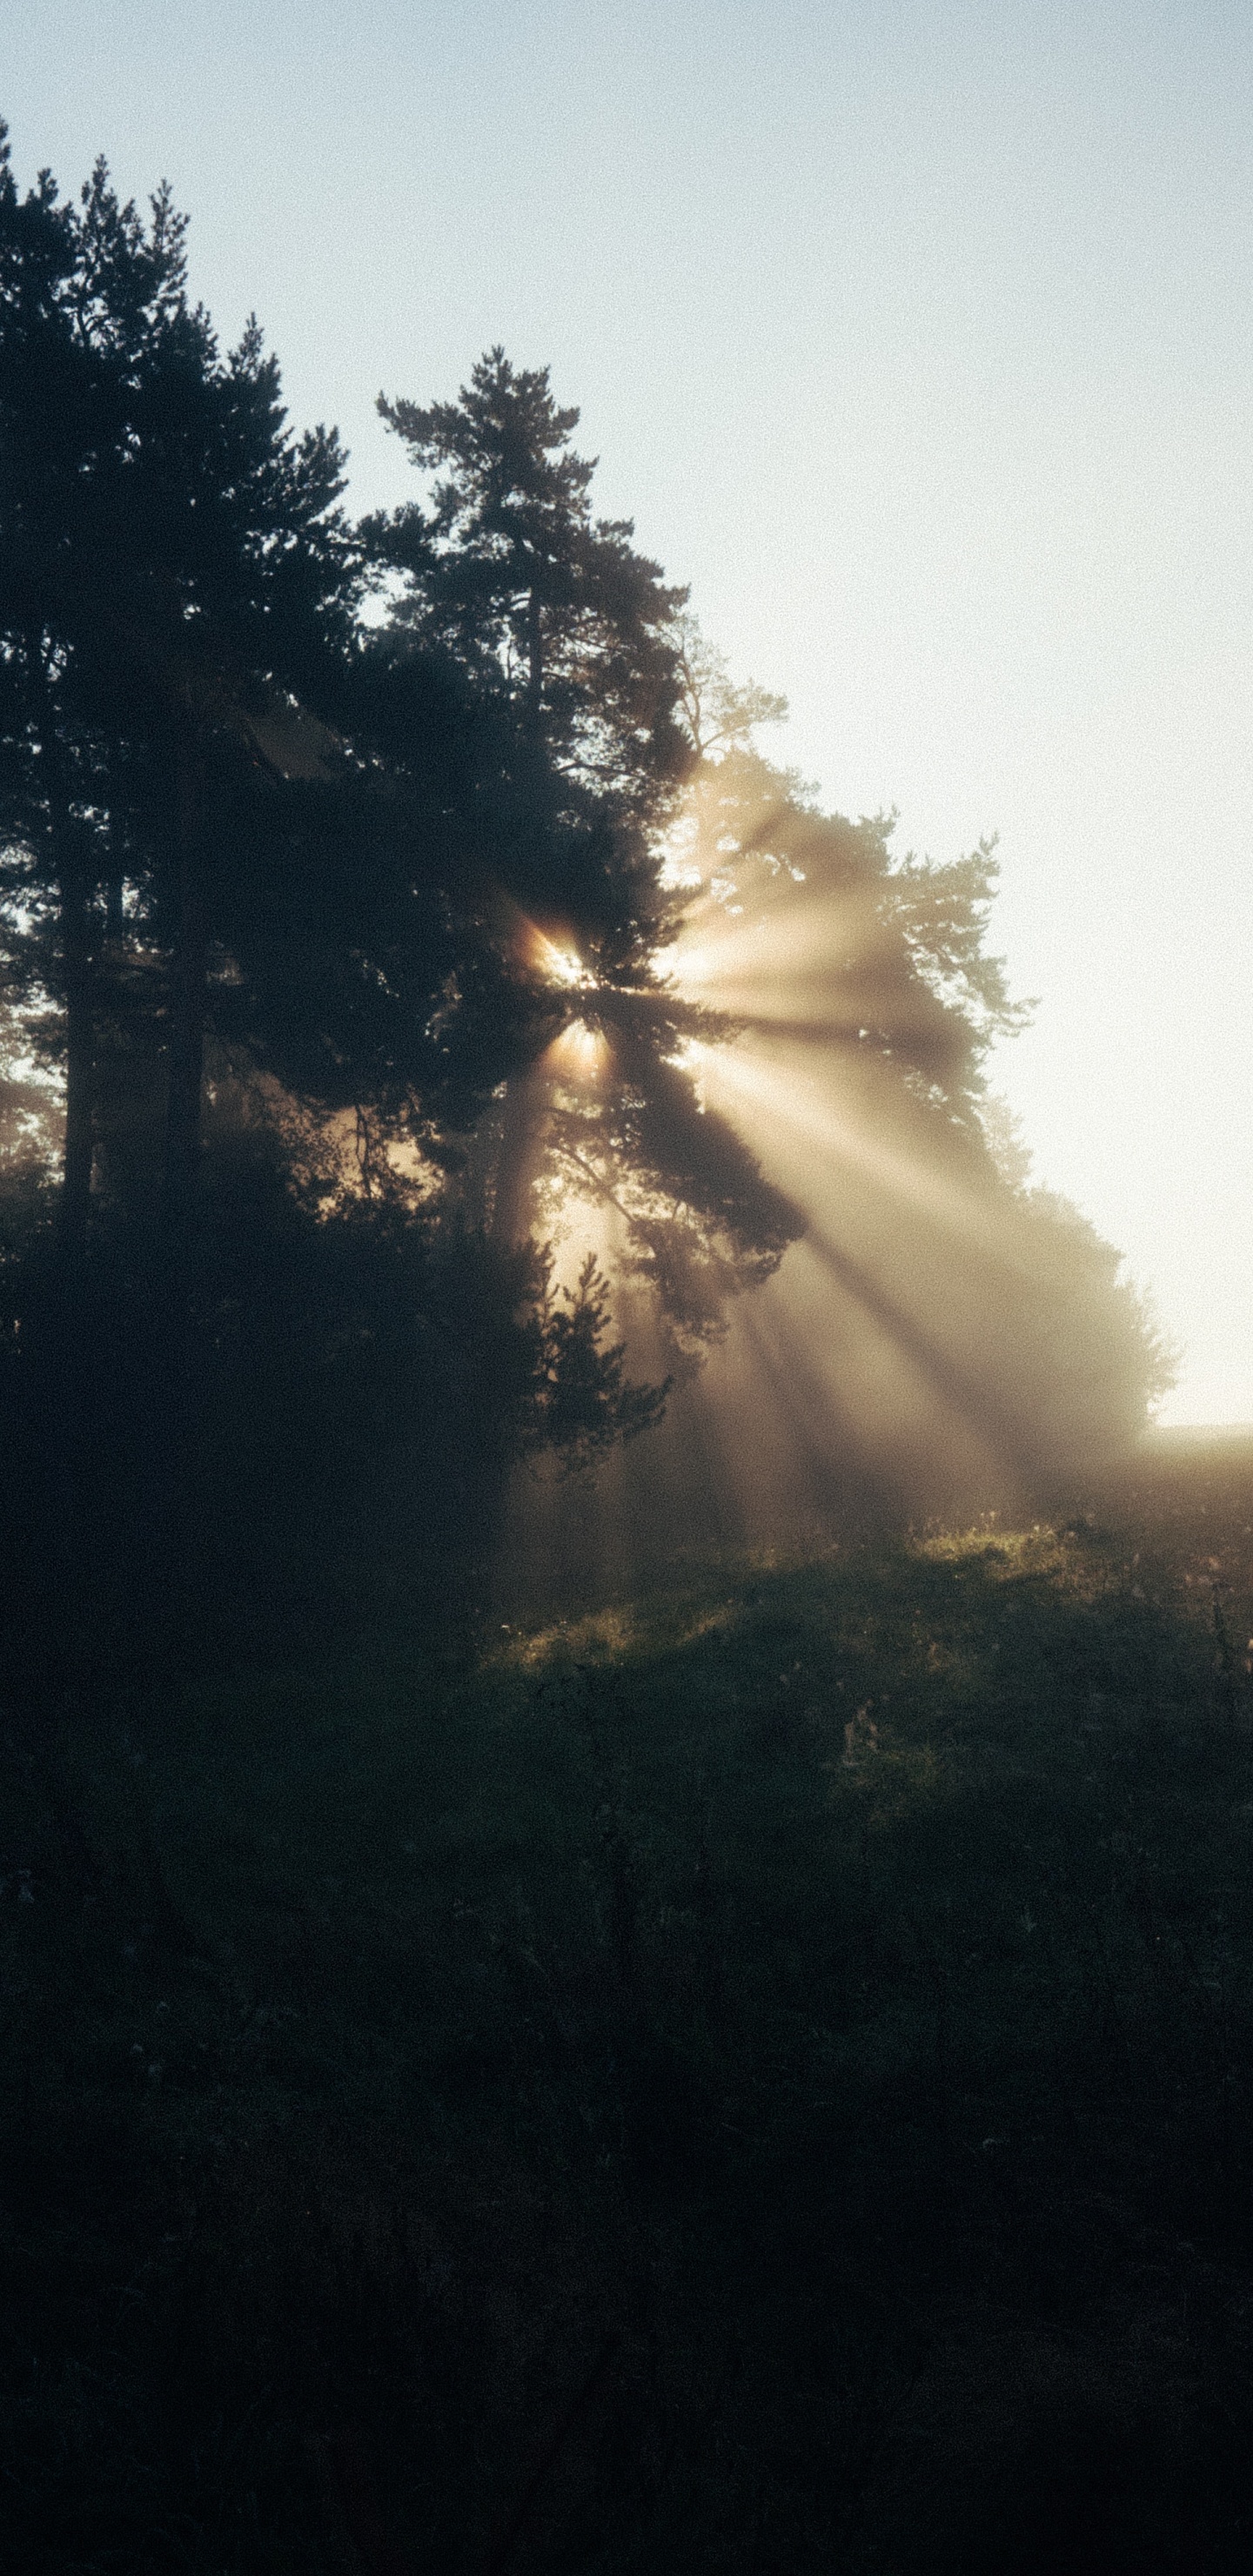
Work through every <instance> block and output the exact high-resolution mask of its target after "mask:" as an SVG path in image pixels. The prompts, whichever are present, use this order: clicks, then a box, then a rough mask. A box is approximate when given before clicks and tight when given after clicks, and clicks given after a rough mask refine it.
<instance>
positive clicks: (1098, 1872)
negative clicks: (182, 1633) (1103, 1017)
mask: <svg viewBox="0 0 1253 2576" xmlns="http://www.w3.org/2000/svg"><path fill="white" fill-rule="evenodd" d="M1250 1524H1253V1458H1251V1457H1250V1454H1249V1451H1248V1448H1247V1446H1246V1447H1238V1446H1229V1447H1228V1448H1226V1449H1225V1450H1214V1451H1211V1452H1210V1453H1208V1454H1202V1453H1198V1454H1197V1455H1196V1456H1195V1457H1194V1458H1192V1459H1190V1460H1189V1459H1188V1458H1186V1457H1182V1456H1179V1455H1168V1454H1167V1453H1166V1452H1165V1450H1162V1451H1161V1452H1159V1453H1158V1455H1157V1457H1156V1459H1155V1460H1151V1461H1150V1462H1149V1464H1147V1465H1146V1466H1145V1467H1144V1468H1143V1469H1142V1470H1141V1471H1140V1472H1139V1474H1138V1476H1137V1477H1129V1478H1126V1479H1124V1481H1123V1483H1122V1485H1121V1487H1120V1489H1119V1490H1118V1491H1117V1492H1110V1493H1107V1494H1106V1495H1105V1496H1104V1497H1101V1498H1098V1499H1097V1500H1096V1501H1093V1500H1092V1498H1091V1497H1089V1499H1088V1502H1087V1504H1086V1507H1085V1509H1084V1511H1083V1513H1082V1514H1081V1515H1080V1514H1076V1515H1075V1517H1074V1518H1073V1519H1072V1520H1071V1521H1070V1522H1069V1524H1068V1523H1067V1520H1066V1516H1065V1515H1064V1514H1060V1513H1059V1514H1058V1516H1057V1518H1056V1521H1055V1524H1054V1525H1053V1526H1041V1527H1039V1528H1036V1529H1032V1530H1028V1531H1026V1532H1022V1533H1014V1534H1012V1535H1011V1534H1001V1533H1000V1532H999V1531H998V1530H997V1528H996V1527H995V1526H991V1525H989V1526H988V1527H986V1528H984V1529H981V1530H979V1531H977V1532H975V1533H973V1534H967V1535H965V1536H963V1537H960V1538H952V1537H944V1536H932V1537H925V1538H919V1539H916V1540H914V1541H912V1542H911V1543H909V1544H903V1545H901V1546H900V1547H899V1548H897V1549H895V1550H887V1551H882V1550H874V1551H871V1550H859V1549H858V1548H857V1547H856V1546H855V1545H851V1544H850V1545H846V1546H844V1547H843V1548H841V1549H839V1550H836V1551H834V1552H832V1553H831V1554H830V1555H828V1556H827V1557H825V1558H824V1559H822V1560H821V1561H817V1562H810V1563H806V1564H793V1565H775V1566H767V1565H760V1564H759V1565H757V1566H745V1565H741V1566H739V1567H737V1568H731V1567H728V1566H722V1567H713V1568H706V1569H705V1570H704V1571H703V1572H702V1571H699V1570H698V1571H695V1572H693V1573H692V1574H691V1575H690V1576H689V1577H688V1578H686V1579H684V1580H683V1581H682V1582H676V1584H675V1586H674V1587H673V1589H672V1590H671V1591H670V1592H669V1593H666V1594H661V1593H658V1594H655V1595H654V1596H653V1597H651V1598H648V1599H644V1600H638V1601H631V1602H625V1603H622V1604H618V1605H616V1606H611V1607H608V1608H603V1607H602V1608H601V1609H600V1610H598V1611H592V1612H590V1613H589V1614H588V1615H586V1616H583V1617H581V1618H580V1619H579V1620H578V1621H577V1622H574V1621H570V1622H568V1623H566V1624H564V1625H562V1624H558V1625H555V1626H551V1625H550V1626H548V1627H546V1628H544V1629H542V1630H528V1631H526V1632H523V1631H521V1630H518V1631H516V1632H510V1631H505V1630H503V1629H501V1628H500V1627H499V1625H498V1624H497V1622H496V1621H495V1619H493V1620H492V1621H491V1622H488V1621H487V1620H486V1619H484V1621H483V1622H482V1623H481V1625H480V1628H479V1631H478V1633H477V1634H471V1633H469V1632H468V1631H467V1630H466V1629H465V1628H463V1629H462V1630H461V1632H460V1633H456V1632H455V1631H454V1630H453V1629H451V1628H450V1629H449V1630H448V1631H447V1632H446V1634H445V1636H444V1638H443V1640H442V1641H441V1642H439V1643H434V1642H432V1632H431V1631H430V1630H429V1629H428V1631H427V1634H426V1642H425V1644H422V1643H418V1642H414V1641H413V1640H412V1639H411V1638H410V1637H409V1636H407V1635H406V1634H404V1633H402V1632H400V1631H397V1632H396V1633H394V1634H392V1635H389V1636H382V1637H380V1638H379V1639H378V1641H377V1642H376V1644H375V1645H374V1646H373V1647H372V1648H371V1649H370V1650H369V1651H366V1650H364V1649H362V1650H359V1651H357V1652H356V1653H355V1654H354V1656H353V1658H352V1660H351V1661H341V1662H335V1661H333V1660H328V1659H325V1658H323V1659H321V1660H316V1659H311V1660H310V1661H309V1662H307V1663H306V1664H303V1665H299V1664H292V1665H290V1666H288V1667H286V1668H284V1669H281V1670H271V1671H254V1672H253V1673H251V1674H245V1675H242V1676H241V1675H240V1674H239V1673H235V1674H234V1675H231V1676H229V1677H223V1678H221V1679H218V1680H207V1679H202V1680H200V1681H197V1682H195V1683H192V1684H183V1685H180V1686H178V1687H177V1688H175V1687H174V1686H172V1685H171V1686H170V1687H169V1688H168V1689H166V1690H164V1691H160V1690H156V1689H154V1691H153V1692H151V1693H150V1694H149V1695H147V1696H143V1695H139V1694H135V1695H132V1696H130V1697H129V1698H128V1697H127V1696H126V1695H125V1694H124V1693H121V1692H119V1691H117V1690H116V1689H115V1690H113V1691H112V1692H111V1693H109V1694H107V1695H106V1696H105V1697H104V1698H98V1699H96V1700H95V1701H94V1702H89V1701H88V1700H86V1699H84V1698H83V1697H81V1696H80V1697H78V1698H75V1697H73V1696H67V1697H66V1698H65V1700H64V1703H63V1705H62V1706H61V1707H60V1709H59V1712H58V1714H57V1717H56V1722H55V1724H54V1726H53V1727H52V1730H51V1732H49V1730H48V1727H47V1725H46V1724H44V1725H41V1726H40V1727H38V1728H35V1727H33V1726H30V1725H26V1726H23V1723H22V1722H21V1719H20V1714H19V1713H18V1712H16V1711H13V1712H11V1713H10V1716H9V1719H8V1721H7V1722H6V1726H5V1729H4V1732H3V1734H2V1735H0V1753H2V1759H3V1779H4V1827H3V1835H4V1852H3V1865H2V1881H3V1885H2V1894H0V1921H2V1925H3V1993H4V2008H5V2016H6V2027H5V2049H4V2061H3V2066H4V2088H5V2101H4V2113H3V2201H2V2204H0V2206H2V2210H3V2235H4V2270H5V2277H6V2304H5V2323H4V2337H3V2344H2V2346H0V2375H2V2394H3V2424H4V2429H3V2456H2V2459H0V2479H2V2485H0V2494H2V2497H3V2504H2V2507H0V2510H2V2511H3V2516H4V2522H5V2526H6V2538H5V2550H4V2557H5V2564H6V2565H8V2566H12V2567H15V2568H16V2567H19V2566H20V2567H22V2568H24V2569H30V2570H31V2571H32V2576H33V2571H35V2570H40V2571H44V2570H46V2571H48V2576H52V2571H54V2570H55V2571H57V2576H70V2571H74V2576H104V2571H106V2570H108V2571H113V2570H123V2569H125V2570H126V2571H128V2576H130V2571H135V2576H139V2571H150V2570H151V2571H154V2576H155V2571H158V2570H159V2571H162V2576H164V2571H167V2570H168V2571H175V2570H178V2571H184V2570H188V2571H190V2570H196V2571H205V2576H209V2571H213V2576H219V2572H220V2571H230V2576H236V2571H239V2576H243V2571H262V2570H265V2571H271V2570H273V2571H278V2570H291V2571H297V2570H299V2571H300V2576H318V2571H327V2576H330V2571H335V2576H341V2571H343V2576H349V2571H358V2576H359V2572H360V2571H362V2570H364V2571H366V2576H392V2571H399V2570H406V2571H413V2576H418V2571H427V2570H435V2569H439V2570H441V2571H443V2570H446V2571H449V2576H454V2571H458V2576H459V2571H463V2570H464V2571H466V2576H487V2571H488V2570H497V2569H499V2570H509V2571H511V2576H512V2571H516V2576H531V2571H534V2576H538V2571H539V2570H541V2569H542V2570H544V2571H545V2576H556V2571H567V2570H568V2571H571V2576H573V2571H575V2570H579V2571H584V2570H586V2571H592V2570H601V2571H604V2576H610V2571H614V2576H618V2571H622V2576H625V2571H628V2570H631V2571H635V2570H639V2571H644V2570H649V2571H662V2570H664V2571H670V2570H674V2571H678V2570H683V2571H688V2570H693V2571H695V2570H701V2569H710V2570H712V2569H715V2568H717V2569H719V2570H728V2571H740V2570H744V2571H748V2570H753V2571H763V2576H766V2571H769V2576H776V2572H778V2576H781V2572H782V2571H788V2576H794V2572H795V2576H800V2571H804V2570H808V2569H815V2570H817V2569H824V2570H826V2569H847V2570H850V2571H860V2570H867V2571H870V2570H874V2571H883V2576H914V2571H918V2576H923V2571H926V2576H939V2571H948V2570H952V2571H953V2576H957V2571H958V2570H960V2571H961V2576H983V2572H984V2571H986V2576H992V2571H993V2570H995V2571H998V2576H999V2571H1003V2570H1010V2569H1013V2570H1014V2571H1020V2572H1022V2576H1025V2571H1030V2570H1045V2569H1047V2570H1049V2571H1062V2570H1066V2571H1069V2570H1075V2571H1078V2570H1079V2569H1081V2568H1082V2569H1089V2568H1091V2567H1093V2566H1100V2567H1101V2568H1103V2569H1105V2570H1106V2571H1122V2570H1125V2571H1127V2576H1131V2571H1133V2570H1134V2571H1135V2576H1145V2571H1153V2570H1167V2569H1170V2570H1175V2569H1178V2570H1184V2569H1187V2570H1190V2571H1192V2570H1202V2569H1204V2570H1208V2571H1220V2570H1227V2569H1231V2570H1235V2569H1237V2568H1244V2567H1246V2566H1247V2565H1248V2563H1249V2555H1250V2544H1251V2539H1253V2465H1251V2464H1253V2232H1251V2227H1250V2219H1251V2216H1253V2211H1251V2207H1250V2179H1251V2175H1253V1882H1251V1880H1250V1873H1249V1866H1248V1845H1249V1838H1250V1835H1251V1834H1253V1697H1251V1686H1250V1681H1249V1677H1248V1664H1247V1661H1246V1637H1247V1635H1248V1633H1249V1622H1250V1606H1251V1605H1250V1582H1251V1559H1253V1529H1251V1527H1250Z"/></svg>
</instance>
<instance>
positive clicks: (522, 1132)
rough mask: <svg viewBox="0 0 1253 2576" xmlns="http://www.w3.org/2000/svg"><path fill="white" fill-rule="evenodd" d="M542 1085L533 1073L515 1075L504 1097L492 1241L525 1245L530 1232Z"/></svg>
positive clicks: (494, 1191) (542, 1097) (543, 1093)
mask: <svg viewBox="0 0 1253 2576" xmlns="http://www.w3.org/2000/svg"><path fill="white" fill-rule="evenodd" d="M544 1107H545V1084H544V1082H543V1079H542V1077H541V1076H540V1075H539V1074H537V1073H535V1072H534V1071H529V1072H526V1073H516V1074H515V1075H514V1077H513V1080H512V1081H511V1082H510V1084H509V1087H508V1089H507V1091H506V1093H505V1104H504V1114H503V1117H502V1120H501V1132H500V1148H499V1152H498V1155H497V1159H496V1173H495V1186H494V1189H493V1192H492V1229H491V1230H492V1237H493V1240H494V1241H495V1242H497V1243H500V1244H505V1245H508V1246H512V1245H514V1244H518V1243H525V1242H526V1239H527V1236H528V1235H529V1233H530V1231H531V1195H532V1191H533V1189H534V1185H535V1178H536V1173H537V1171H538V1169H539V1159H540V1131H541V1127H542V1125H543V1119H544Z"/></svg>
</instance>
